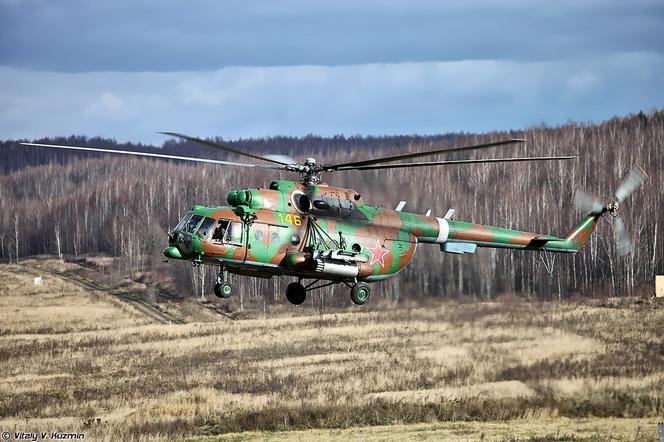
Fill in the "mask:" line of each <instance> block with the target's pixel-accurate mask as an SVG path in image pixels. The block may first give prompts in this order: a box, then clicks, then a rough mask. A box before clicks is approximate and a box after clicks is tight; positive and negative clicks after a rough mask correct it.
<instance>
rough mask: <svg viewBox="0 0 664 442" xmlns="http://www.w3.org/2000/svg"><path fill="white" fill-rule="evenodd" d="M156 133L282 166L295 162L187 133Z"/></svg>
mask: <svg viewBox="0 0 664 442" xmlns="http://www.w3.org/2000/svg"><path fill="white" fill-rule="evenodd" d="M158 133H160V134H162V135H169V136H171V137H175V138H180V139H182V140H187V141H192V142H194V143H199V144H203V145H205V146H210V147H214V148H216V149H221V150H225V151H226V152H231V153H235V154H238V155H242V156H245V157H249V158H253V159H254V160H263V161H267V162H269V163H274V164H281V165H282V166H287V165H289V164H294V163H295V162H293V163H284V162H283V161H282V160H280V159H278V158H274V157H263V156H260V155H254V154H253V153H247V152H243V151H241V150H239V149H236V148H234V147H230V146H226V145H225V144H221V143H217V142H214V141H210V140H204V139H202V138H197V137H191V136H189V135H183V134H178V133H175V132H158Z"/></svg>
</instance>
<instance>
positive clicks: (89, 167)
mask: <svg viewBox="0 0 664 442" xmlns="http://www.w3.org/2000/svg"><path fill="white" fill-rule="evenodd" d="M506 137H523V138H525V139H526V140H527V141H528V142H527V145H525V146H510V147H501V148H493V149H491V150H489V151H484V152H482V153H481V156H482V157H500V156H510V155H532V156H537V155H555V154H567V153H577V152H578V153H579V155H580V158H579V159H578V160H576V161H562V162H549V163H522V164H483V165H470V166H440V167H435V168H427V169H410V170H409V169H402V170H398V169H394V170H385V171H364V172H338V173H336V174H334V175H327V176H326V181H327V182H329V183H330V184H334V185H338V186H341V187H350V188H353V189H355V190H357V191H358V192H360V193H362V195H363V196H364V198H365V200H366V201H367V202H368V203H370V204H373V205H378V206H382V207H394V206H395V205H396V204H397V203H398V202H399V200H401V199H403V200H407V202H408V204H407V206H406V209H405V210H408V211H412V212H419V213H424V212H426V210H427V209H432V210H433V213H434V214H437V215H439V216H442V215H444V214H445V212H446V211H447V209H448V208H455V209H456V218H457V219H462V220H468V221H472V222H478V223H483V224H490V225H497V226H504V227H509V228H517V229H523V230H529V231H533V232H540V233H544V234H555V235H563V234H564V233H566V232H567V231H568V230H569V229H570V228H571V227H572V226H573V225H574V223H575V222H576V221H577V220H578V219H579V218H580V217H581V216H582V215H583V214H582V213H579V212H578V211H576V210H575V209H574V207H573V196H574V191H575V190H576V189H583V190H585V191H587V192H590V193H593V194H596V195H597V196H599V197H600V198H602V199H603V200H604V201H610V200H611V198H612V194H613V191H614V190H615V189H616V187H617V185H618V184H619V182H620V181H621V180H622V178H623V177H624V175H625V174H626V173H627V171H628V170H629V168H630V166H631V165H632V164H639V165H641V166H642V167H643V168H644V169H645V170H646V172H648V174H649V176H650V179H649V181H648V182H647V183H646V185H645V186H644V187H643V188H642V189H641V190H639V191H637V192H636V193H635V194H633V196H632V197H631V198H630V200H628V201H626V202H625V203H624V204H623V205H622V207H621V208H620V214H621V216H622V217H623V219H624V220H625V223H626V225H627V229H628V232H629V235H630V238H631V240H632V242H633V243H634V245H635V247H634V252H633V253H632V254H630V255H628V256H625V257H620V256H619V255H618V253H617V252H616V245H615V241H614V239H613V237H612V235H613V234H612V229H611V223H610V220H608V218H607V219H603V220H602V221H601V222H600V225H599V227H598V232H597V234H596V235H594V236H593V237H592V239H591V240H590V241H589V243H588V244H587V245H586V248H585V249H584V251H583V252H582V253H579V254H577V255H576V256H564V255H558V256H557V258H556V263H555V266H556V270H555V272H554V274H553V276H549V275H548V274H547V273H546V272H545V270H544V268H543V266H542V265H541V263H540V262H539V258H538V255H537V254H536V253H533V252H518V251H505V250H493V249H479V250H478V252H477V253H476V254H475V255H466V256H454V255H448V254H444V253H441V252H440V250H439V249H438V248H437V247H435V246H427V245H420V246H419V247H418V250H417V253H416V256H415V258H414V260H413V261H412V263H411V264H410V266H409V267H407V268H406V269H405V270H404V271H403V272H402V273H401V274H400V275H399V276H397V277H395V278H392V279H390V280H388V281H386V282H384V283H381V284H378V285H377V286H376V287H375V290H374V295H373V296H376V297H379V296H384V297H387V298H389V299H395V300H396V299H401V298H410V297H423V296H452V297H455V296H459V295H462V294H463V295H470V296H478V297H483V298H490V297H493V296H496V295H497V294H500V293H512V292H514V293H522V294H526V295H528V296H534V297H539V298H552V297H566V296H571V295H574V294H595V293H598V294H629V293H634V292H635V291H637V292H638V291H639V290H647V289H648V287H649V286H651V285H652V283H653V280H654V275H655V274H656V273H664V258H663V256H664V253H663V252H664V237H663V226H662V216H661V215H662V213H663V212H662V207H664V181H663V180H662V179H661V177H660V173H659V172H660V171H661V170H663V169H664V156H663V155H662V154H663V153H664V111H653V112H651V113H649V114H644V113H639V114H638V115H630V116H628V117H625V118H613V119H611V120H608V121H606V122H604V123H601V124H579V123H569V124H565V125H563V126H560V127H554V128H550V127H536V128H530V129H527V130H523V131H514V132H492V133H488V134H482V135H474V134H449V135H442V136H433V137H418V136H401V137H348V138H347V137H332V138H321V137H316V136H307V137H303V138H288V137H275V138H264V139H248V140H236V141H231V142H229V144H233V145H235V146H238V147H241V148H243V149H248V150H252V151H254V152H259V153H280V154H290V155H291V156H294V157H296V158H298V159H303V158H305V157H308V156H314V157H316V158H317V159H318V160H319V161H322V162H336V161H339V162H340V161H347V160H350V159H362V158H371V157H376V156H382V155H388V154H393V153H395V152H411V151H418V150H425V149H431V148H432V147H433V146H445V145H450V146H451V145H460V144H471V143H477V142H484V141H488V140H498V139H503V138H506ZM38 141H41V142H45V143H51V144H70V145H88V146H95V147H100V146H101V147H110V148H122V149H129V150H137V151H154V152H163V153H169V154H174V155H184V156H200V157H205V158H224V159H236V160H237V158H233V157H231V156H228V155H226V154H224V153H223V152H219V151H217V150H215V149H212V148H208V147H204V146H198V145H195V144H192V143H183V142H175V141H167V142H165V143H164V145H163V146H161V147H155V146H145V145H140V144H136V145H132V144H118V143H116V142H115V141H113V140H105V139H98V138H85V137H69V138H52V139H43V140H38ZM475 156H479V154H475ZM457 157H461V155H457ZM242 161H244V160H242ZM0 166H1V169H0V170H2V171H3V175H2V176H1V177H0V258H1V259H3V260H4V261H16V260H20V259H22V258H25V257H27V256H30V255H36V254H52V255H60V256H64V255H71V256H77V255H82V254H86V253H105V254H110V255H112V256H116V257H118V258H120V260H119V261H120V262H121V263H122V265H123V267H122V272H124V273H126V274H129V273H131V272H135V271H143V272H152V273H154V274H158V275H169V274H172V275H175V279H174V284H175V287H176V288H177V289H178V290H181V291H186V292H189V293H192V294H200V293H201V292H204V293H207V292H210V291H211V286H212V284H213V278H214V274H215V271H214V269H211V268H209V269H207V270H206V269H191V268H190V266H189V265H188V264H186V263H178V264H174V263H172V262H171V263H168V264H165V263H163V262H162V260H163V258H162V255H161V251H162V249H163V248H164V246H165V244H166V243H167V232H168V230H169V228H170V227H173V226H174V225H175V223H176V222H177V221H178V219H179V217H180V216H181V215H182V214H183V213H184V212H186V211H187V209H188V208H189V207H190V206H191V205H193V204H206V205H219V204H225V200H226V194H227V193H228V192H229V191H230V190H231V189H238V188H249V187H264V186H266V185H267V184H268V183H269V182H270V181H271V180H272V179H275V178H283V179H289V178H290V179H296V178H297V177H296V176H294V175H292V174H286V173H270V174H269V175H268V174H266V172H264V171H259V172H256V171H253V170H250V169H242V168H233V167H223V166H214V165H205V164H183V163H180V162H175V161H166V160H154V159H143V158H135V157H125V156H119V155H116V156H113V155H104V154H91V153H77V152H62V151H56V150H52V149H45V148H27V147H21V146H18V145H17V142H16V141H6V142H4V143H2V145H1V149H0ZM235 281H236V282H237V284H238V289H239V290H238V291H240V292H243V293H244V294H245V295H244V297H243V298H242V303H243V304H245V305H246V304H252V305H255V304H256V303H259V304H265V303H273V302H281V300H283V298H284V296H283V294H282V292H283V289H284V288H285V286H286V284H287V283H288V282H289V281H288V280H286V279H285V278H284V279H282V280H280V279H279V278H273V279H272V280H269V281H265V280H254V279H249V278H239V277H238V278H235ZM346 292H347V289H346V288H345V287H342V288H337V289H334V290H332V291H330V290H322V291H319V292H314V295H313V296H312V302H323V301H324V302H327V303H329V302H338V303H342V304H346V303H347V302H349V301H348V296H347V293H346ZM331 293H333V294H334V295H338V296H335V297H334V298H331V299H336V301H329V300H328V299H330V294H331ZM237 302H239V301H237Z"/></svg>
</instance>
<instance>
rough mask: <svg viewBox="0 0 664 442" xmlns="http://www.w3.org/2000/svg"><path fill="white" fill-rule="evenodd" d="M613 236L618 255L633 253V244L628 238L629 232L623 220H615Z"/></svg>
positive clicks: (617, 218) (618, 218)
mask: <svg viewBox="0 0 664 442" xmlns="http://www.w3.org/2000/svg"><path fill="white" fill-rule="evenodd" d="M613 234H614V235H615V238H616V248H617V250H618V255H620V256H625V255H628V254H629V253H631V252H632V242H631V241H630V240H629V238H628V237H627V230H626V229H625V223H624V222H623V220H622V218H620V217H616V218H614V219H613Z"/></svg>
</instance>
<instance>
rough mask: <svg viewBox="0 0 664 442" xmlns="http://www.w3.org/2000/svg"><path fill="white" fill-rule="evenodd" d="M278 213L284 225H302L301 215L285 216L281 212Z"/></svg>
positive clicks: (288, 214)
mask: <svg viewBox="0 0 664 442" xmlns="http://www.w3.org/2000/svg"><path fill="white" fill-rule="evenodd" d="M278 213H279V220H281V222H282V223H288V224H292V225H294V226H301V225H302V217H300V215H291V214H290V213H286V214H283V213H281V212H278Z"/></svg>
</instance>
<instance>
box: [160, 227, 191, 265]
mask: <svg viewBox="0 0 664 442" xmlns="http://www.w3.org/2000/svg"><path fill="white" fill-rule="evenodd" d="M190 252H191V235H189V234H187V233H183V232H177V231H174V232H171V233H169V235H168V247H166V248H165V249H164V252H163V253H164V256H165V257H166V258H172V259H187V258H188V257H189V255H190Z"/></svg>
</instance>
